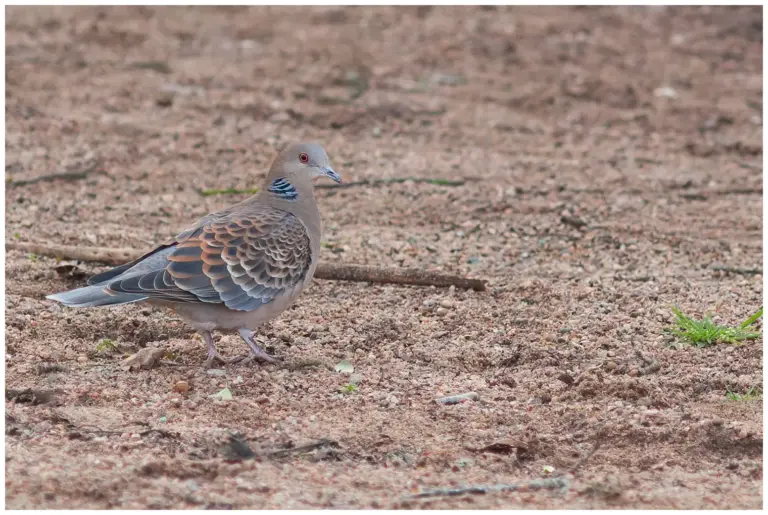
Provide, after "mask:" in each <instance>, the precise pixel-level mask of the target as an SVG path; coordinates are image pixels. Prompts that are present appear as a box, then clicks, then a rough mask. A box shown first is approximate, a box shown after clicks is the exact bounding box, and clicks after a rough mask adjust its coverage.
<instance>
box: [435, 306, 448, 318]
mask: <svg viewBox="0 0 768 515" xmlns="http://www.w3.org/2000/svg"><path fill="white" fill-rule="evenodd" d="M435 313H437V316H439V317H444V316H445V315H447V314H448V310H447V309H445V308H443V307H440V308H437V310H436V311H435Z"/></svg>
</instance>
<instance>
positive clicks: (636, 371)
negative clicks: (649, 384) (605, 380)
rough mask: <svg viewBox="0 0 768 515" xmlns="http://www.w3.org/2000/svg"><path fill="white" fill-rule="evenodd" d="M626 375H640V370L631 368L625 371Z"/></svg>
mask: <svg viewBox="0 0 768 515" xmlns="http://www.w3.org/2000/svg"><path fill="white" fill-rule="evenodd" d="M627 375H629V377H637V376H639V375H640V371H638V370H637V369H636V368H633V369H632V370H630V371H629V372H628V373H627Z"/></svg>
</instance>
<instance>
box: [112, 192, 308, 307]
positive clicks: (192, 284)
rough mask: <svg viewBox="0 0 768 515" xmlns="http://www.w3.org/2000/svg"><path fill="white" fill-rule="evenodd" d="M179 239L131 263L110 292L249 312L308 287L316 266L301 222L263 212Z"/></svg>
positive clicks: (214, 222) (228, 217) (230, 217)
mask: <svg viewBox="0 0 768 515" xmlns="http://www.w3.org/2000/svg"><path fill="white" fill-rule="evenodd" d="M176 240H177V241H176V242H175V244H171V245H164V246H163V247H160V248H158V249H156V251H153V252H152V253H149V254H148V255H146V256H145V261H146V264H145V262H143V261H139V262H135V263H133V266H132V267H131V268H130V269H128V270H125V271H123V272H122V275H119V276H117V277H115V280H114V281H110V282H108V284H107V285H106V290H105V291H106V292H107V293H110V292H114V293H115V294H125V293H129V294H139V295H142V296H145V297H147V298H150V299H156V300H167V301H171V302H196V303H212V304H224V305H225V306H227V307H228V308H230V309H233V310H237V311H251V310H254V309H256V308H258V307H259V306H261V305H263V304H267V303H269V302H271V301H272V300H273V299H275V298H276V297H278V296H280V295H282V294H283V293H285V292H287V291H289V290H292V289H294V288H296V287H297V286H298V285H300V284H301V283H303V281H304V280H305V279H306V276H307V273H308V271H309V268H310V265H311V261H312V255H311V250H310V243H309V236H308V235H307V231H306V229H305V228H304V225H303V224H302V223H301V221H299V219H298V218H297V217H296V216H294V215H292V214H290V213H287V212H285V211H281V210H278V209H275V208H270V207H266V206H262V207H259V208H257V209H253V210H252V211H251V212H248V213H242V212H241V213H231V212H228V213H224V214H223V216H218V217H212V218H211V219H209V220H206V221H205V223H204V224H202V225H201V226H198V227H197V228H194V229H193V230H189V231H186V232H184V233H182V234H181V235H179V237H177V238H176ZM150 264H151V265H152V266H146V265H150ZM121 268H122V267H121ZM148 268H149V269H148ZM134 271H135V272H136V273H134ZM107 274H109V272H107V273H105V274H104V275H107Z"/></svg>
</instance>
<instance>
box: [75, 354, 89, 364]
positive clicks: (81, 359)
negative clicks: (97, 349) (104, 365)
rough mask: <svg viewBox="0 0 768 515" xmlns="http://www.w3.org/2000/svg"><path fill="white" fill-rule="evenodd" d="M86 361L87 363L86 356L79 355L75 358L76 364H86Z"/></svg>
mask: <svg viewBox="0 0 768 515" xmlns="http://www.w3.org/2000/svg"><path fill="white" fill-rule="evenodd" d="M87 361H88V356H86V355H85V354H80V355H79V356H78V357H77V362H78V363H86V362H87Z"/></svg>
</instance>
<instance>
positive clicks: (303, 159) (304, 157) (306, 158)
mask: <svg viewBox="0 0 768 515" xmlns="http://www.w3.org/2000/svg"><path fill="white" fill-rule="evenodd" d="M299 161H301V162H302V163H306V162H307V161H309V156H308V155H307V154H305V153H304V152H302V153H301V154H299Z"/></svg>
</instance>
